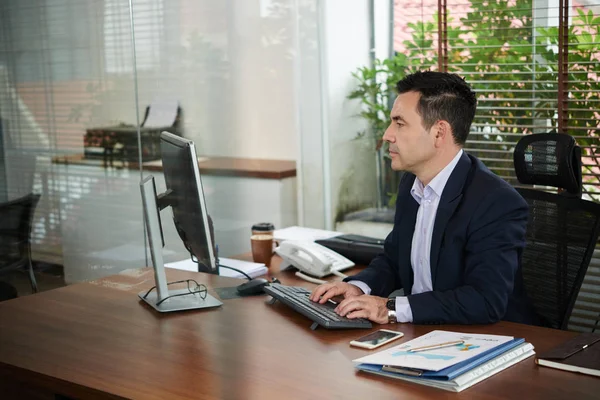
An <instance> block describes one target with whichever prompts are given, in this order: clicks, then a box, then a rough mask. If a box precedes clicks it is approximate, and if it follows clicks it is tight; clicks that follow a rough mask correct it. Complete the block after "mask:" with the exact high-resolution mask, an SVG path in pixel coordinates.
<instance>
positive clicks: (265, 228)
mask: <svg viewBox="0 0 600 400" xmlns="http://www.w3.org/2000/svg"><path fill="white" fill-rule="evenodd" d="M252 230H253V231H260V232H270V231H274V230H275V225H273V224H272V223H270V222H261V223H258V224H254V225H252Z"/></svg>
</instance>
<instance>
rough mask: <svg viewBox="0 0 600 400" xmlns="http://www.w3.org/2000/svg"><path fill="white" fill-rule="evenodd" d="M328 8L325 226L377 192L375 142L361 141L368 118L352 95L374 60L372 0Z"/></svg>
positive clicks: (338, 2)
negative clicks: (362, 116) (356, 77)
mask: <svg viewBox="0 0 600 400" xmlns="http://www.w3.org/2000/svg"><path fill="white" fill-rule="evenodd" d="M322 12H323V16H322V22H323V30H324V33H323V35H322V37H321V39H322V40H324V42H322V46H324V48H325V51H324V52H322V57H323V58H324V59H323V60H322V70H321V72H322V73H323V74H325V79H324V82H326V86H325V87H324V89H323V90H324V93H323V99H324V104H323V105H324V111H323V112H324V113H325V121H326V124H325V125H324V131H323V132H322V134H323V137H324V143H325V151H326V152H327V154H325V156H324V160H325V162H324V170H325V172H324V173H325V180H326V183H325V185H326V189H325V190H327V191H328V192H329V193H328V194H326V196H325V201H326V207H328V208H329V210H328V211H326V212H325V218H326V219H325V227H326V228H328V229H331V228H332V227H333V224H334V218H335V216H336V214H337V213H339V212H345V211H348V210H352V209H354V208H356V207H359V206H360V205H364V204H372V203H373V202H374V199H375V196H376V192H375V190H376V189H375V188H376V181H375V153H374V146H373V143H371V142H369V141H365V140H362V139H361V140H356V136H357V134H358V132H360V131H362V130H363V129H364V128H365V123H364V121H363V120H362V119H360V118H359V117H357V115H358V114H359V113H360V104H359V102H358V101H355V100H352V101H350V100H348V99H347V96H348V94H349V93H350V92H351V91H352V89H353V87H354V86H355V85H356V82H355V80H354V78H353V77H352V72H354V71H356V70H357V69H358V68H359V67H362V66H367V65H369V64H370V58H369V51H370V48H369V47H370V35H371V32H370V29H371V28H370V21H369V18H370V17H369V15H370V14H369V1H368V0H355V1H343V0H330V1H326V2H323V3H322ZM327 174H329V176H327Z"/></svg>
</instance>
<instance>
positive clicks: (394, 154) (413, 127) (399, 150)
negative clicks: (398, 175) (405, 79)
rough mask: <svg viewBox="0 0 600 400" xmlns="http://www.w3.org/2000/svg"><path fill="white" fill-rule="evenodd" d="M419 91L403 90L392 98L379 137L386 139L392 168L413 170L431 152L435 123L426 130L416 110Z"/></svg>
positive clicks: (417, 168)
mask: <svg viewBox="0 0 600 400" xmlns="http://www.w3.org/2000/svg"><path fill="white" fill-rule="evenodd" d="M420 97H421V94H420V93H418V92H407V93H403V94H401V95H399V96H398V97H397V98H396V101H394V107H393V108H392V112H391V113H390V118H391V123H390V126H389V127H388V128H387V129H386V131H385V133H384V135H383V140H385V141H386V142H388V143H389V152H390V157H391V158H392V169H393V170H395V171H400V170H402V171H409V172H412V173H416V172H417V171H419V170H420V168H421V167H422V166H423V164H424V163H426V162H427V161H428V160H430V159H431V158H432V157H433V156H434V155H435V143H434V141H435V133H436V132H435V130H436V128H435V125H434V126H433V127H432V128H431V129H429V130H426V129H425V128H424V127H423V119H422V118H421V116H420V115H419V113H418V112H417V104H418V103H419V99H420Z"/></svg>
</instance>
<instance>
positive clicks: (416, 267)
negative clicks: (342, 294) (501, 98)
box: [348, 149, 463, 322]
mask: <svg viewBox="0 0 600 400" xmlns="http://www.w3.org/2000/svg"><path fill="white" fill-rule="evenodd" d="M462 154H463V150H462V149H461V150H460V151H459V152H458V153H457V154H456V156H455V157H454V158H453V159H452V161H450V163H449V164H448V165H446V166H445V167H444V169H442V170H441V171H440V172H439V173H438V174H437V175H436V176H435V177H434V178H433V179H432V180H431V182H429V184H428V185H427V186H425V187H423V183H422V182H421V181H420V180H419V178H415V182H414V183H413V186H412V188H411V189H410V194H411V195H412V197H413V198H414V199H415V201H416V202H417V203H419V209H418V211H417V220H416V222H415V232H414V234H413V239H412V247H411V252H410V261H411V264H412V269H413V275H414V282H413V287H412V290H411V293H412V294H419V293H423V292H430V291H432V290H433V285H432V283H431V264H430V257H431V238H432V236H433V227H434V224H435V216H436V214H437V209H438V205H439V204H440V198H441V197H442V193H443V192H444V188H445V187H446V183H448V179H449V178H450V175H451V174H452V172H453V171H454V168H455V167H456V164H458V160H459V159H460V157H461V156H462ZM348 283H351V284H353V285H355V286H358V287H359V288H360V289H361V290H362V291H363V292H364V293H365V294H370V293H371V288H370V287H369V286H368V285H367V284H366V283H364V282H361V281H349V282H348ZM396 319H397V320H398V322H412V321H413V315H412V310H411V308H410V304H409V303H408V298H407V297H406V296H398V297H396Z"/></svg>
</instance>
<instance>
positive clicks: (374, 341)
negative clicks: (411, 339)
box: [350, 329, 404, 350]
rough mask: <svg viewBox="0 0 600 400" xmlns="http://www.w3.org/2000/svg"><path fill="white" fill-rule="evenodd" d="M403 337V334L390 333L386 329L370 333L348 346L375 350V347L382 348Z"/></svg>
mask: <svg viewBox="0 0 600 400" xmlns="http://www.w3.org/2000/svg"><path fill="white" fill-rule="evenodd" d="M402 336H404V333H402V332H397V331H390V330H388V329H380V330H378V331H375V332H371V333H369V334H368V335H365V336H363V337H361V338H358V339H356V340H353V341H351V342H350V346H356V347H362V348H363V349H369V350H372V349H376V348H377V347H380V346H383V345H384V344H387V343H389V342H391V341H392V340H396V339H399V338H401V337H402Z"/></svg>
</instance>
